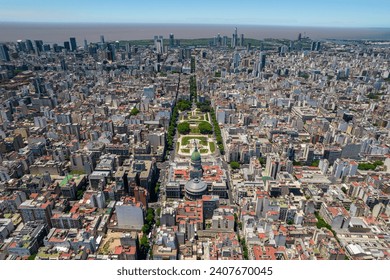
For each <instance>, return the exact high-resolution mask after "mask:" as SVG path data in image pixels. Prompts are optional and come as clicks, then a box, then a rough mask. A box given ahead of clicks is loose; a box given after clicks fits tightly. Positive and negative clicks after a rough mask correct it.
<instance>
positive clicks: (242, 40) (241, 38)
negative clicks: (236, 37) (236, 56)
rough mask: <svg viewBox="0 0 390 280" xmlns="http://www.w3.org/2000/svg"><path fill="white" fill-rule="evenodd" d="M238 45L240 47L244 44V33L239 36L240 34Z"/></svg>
mask: <svg viewBox="0 0 390 280" xmlns="http://www.w3.org/2000/svg"><path fill="white" fill-rule="evenodd" d="M240 46H241V47H243V46H244V34H241V36H240Z"/></svg>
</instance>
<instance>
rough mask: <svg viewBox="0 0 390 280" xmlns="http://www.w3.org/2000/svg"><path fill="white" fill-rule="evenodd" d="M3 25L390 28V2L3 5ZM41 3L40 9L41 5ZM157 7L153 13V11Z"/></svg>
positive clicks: (21, 2)
mask: <svg viewBox="0 0 390 280" xmlns="http://www.w3.org/2000/svg"><path fill="white" fill-rule="evenodd" d="M2 2H3V3H2V9H1V10H0V18H1V21H2V22H50V23H55V22H57V23H70V22H74V23H174V24H177V23H181V24H183V23H184V24H229V25H231V24H239V25H276V26H313V27H384V28H386V27H390V20H389V18H388V11H389V10H390V3H389V2H388V1H385V0H377V1H370V2H368V1H363V0H358V1H351V0H347V1H342V2H341V3H340V1H334V0H331V1H317V2H315V3H313V2H311V1H306V0H299V1H293V2H291V1H284V0H282V1H277V2H264V1H255V2H253V1H249V0H243V1H240V4H239V5H236V4H235V3H233V2H227V1H219V0H218V1H212V2H206V1H204V0H200V1H197V2H196V5H183V4H182V3H181V2H180V1H169V2H168V3H167V2H166V1H164V2H161V1H156V0H151V1H148V2H147V5H146V4H144V3H138V2H130V3H129V2H128V1H114V2H112V1H111V2H109V3H108V2H106V1H101V0H98V1H95V2H94V4H93V5H91V3H90V2H87V3H85V2H80V1H78V2H76V1H74V0H70V1H66V2H52V1H46V0H43V1H35V2H31V1H26V0H21V1H2ZM37 3H39V5H38V4H37ZM151 7H152V8H151Z"/></svg>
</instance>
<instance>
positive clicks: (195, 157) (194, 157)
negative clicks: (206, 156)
mask: <svg viewBox="0 0 390 280" xmlns="http://www.w3.org/2000/svg"><path fill="white" fill-rule="evenodd" d="M200 160H201V158H200V153H199V152H198V149H197V148H195V150H194V151H193V152H192V155H191V161H195V162H197V161H200Z"/></svg>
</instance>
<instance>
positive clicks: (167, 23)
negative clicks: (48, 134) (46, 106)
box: [0, 20, 390, 29]
mask: <svg viewBox="0 0 390 280" xmlns="http://www.w3.org/2000/svg"><path fill="white" fill-rule="evenodd" d="M0 24H48V25H50V24H52V25H57V24H62V25H76V24H81V25H83V24H85V25H94V24H96V25H101V24H106V25H126V24H129V25H200V26H210V25H213V26H251V27H253V26H260V27H287V28H300V27H303V28H304V27H308V28H335V29H390V26H388V27H386V26H332V25H283V24H264V23H252V24H249V23H238V24H236V23H188V22H185V23H183V22H102V21H96V22H92V21H72V22H69V21H1V20H0Z"/></svg>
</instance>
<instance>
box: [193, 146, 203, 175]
mask: <svg viewBox="0 0 390 280" xmlns="http://www.w3.org/2000/svg"><path fill="white" fill-rule="evenodd" d="M202 176H203V168H202V158H201V156H200V153H199V151H198V147H197V145H196V144H195V149H194V151H193V152H192V155H191V169H190V178H191V179H195V178H202Z"/></svg>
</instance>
